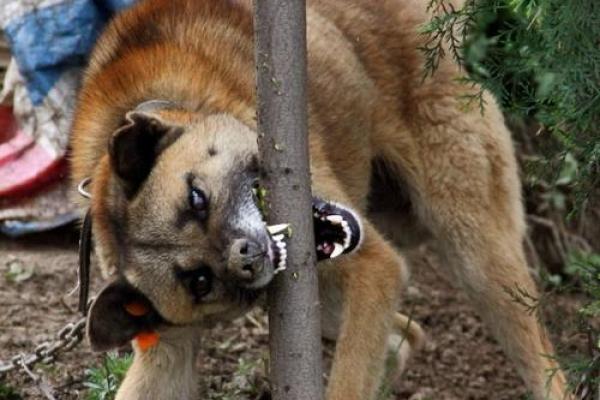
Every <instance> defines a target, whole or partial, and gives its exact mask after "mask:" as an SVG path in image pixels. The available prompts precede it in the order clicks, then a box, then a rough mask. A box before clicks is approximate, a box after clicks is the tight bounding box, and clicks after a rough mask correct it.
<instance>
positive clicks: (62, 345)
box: [0, 318, 85, 378]
mask: <svg viewBox="0 0 600 400" xmlns="http://www.w3.org/2000/svg"><path fill="white" fill-rule="evenodd" d="M84 328H85V318H81V319H79V320H78V321H76V322H69V323H68V324H67V325H65V326H64V327H63V328H62V329H61V330H60V331H58V333H57V334H56V335H55V337H56V339H54V340H51V341H46V342H43V343H40V344H39V345H37V346H36V347H35V349H34V350H33V352H32V353H29V354H18V355H16V356H14V357H12V358H11V359H10V361H8V362H3V361H0V378H2V377H4V376H5V375H6V374H7V373H9V372H11V371H13V370H15V369H22V370H23V372H25V373H28V371H30V370H31V368H32V367H33V366H35V365H36V364H38V363H42V364H51V363H53V362H55V361H56V360H57V358H58V356H59V355H60V354H61V353H63V352H67V351H69V350H72V349H73V348H74V347H75V346H77V345H78V344H79V343H80V342H81V340H82V339H83V332H84Z"/></svg>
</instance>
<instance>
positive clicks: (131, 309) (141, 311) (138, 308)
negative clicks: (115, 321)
mask: <svg viewBox="0 0 600 400" xmlns="http://www.w3.org/2000/svg"><path fill="white" fill-rule="evenodd" d="M125 311H127V312H128V313H129V314H130V315H133V316H134V317H141V316H143V315H146V314H148V313H149V312H150V310H149V309H148V307H147V306H146V305H145V304H143V303H139V302H136V301H134V302H132V303H127V304H125Z"/></svg>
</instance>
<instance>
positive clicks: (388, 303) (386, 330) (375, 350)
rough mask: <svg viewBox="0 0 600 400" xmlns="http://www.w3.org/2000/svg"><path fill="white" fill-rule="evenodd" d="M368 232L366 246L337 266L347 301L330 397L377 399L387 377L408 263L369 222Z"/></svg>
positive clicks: (334, 364) (331, 399)
mask: <svg viewBox="0 0 600 400" xmlns="http://www.w3.org/2000/svg"><path fill="white" fill-rule="evenodd" d="M364 234H365V239H364V243H363V245H362V247H361V248H360V249H359V250H358V251H357V252H356V253H355V254H353V255H350V256H348V257H345V258H344V259H343V260H340V261H339V262H338V263H336V266H335V268H336V269H337V270H338V271H337V273H338V274H339V276H340V277H341V284H342V288H343V291H344V296H343V297H344V301H343V303H344V306H343V311H342V324H341V328H340V333H339V336H338V340H337V345H336V352H335V356H334V362H333V367H332V370H331V377H330V380H329V386H328V389H327V400H371V399H374V397H375V394H376V392H377V389H378V387H379V384H380V381H381V377H382V372H383V366H384V357H385V353H386V348H387V341H388V337H389V335H390V331H391V329H392V321H393V318H394V315H395V312H396V307H397V305H398V304H397V303H398V298H399V294H400V288H401V284H402V282H401V281H402V272H403V270H404V266H403V265H402V263H403V261H402V259H401V257H400V256H399V255H398V254H397V253H396V252H395V251H394V250H393V249H392V247H391V246H390V245H389V244H388V243H387V242H386V241H385V240H384V239H383V238H382V237H381V236H380V235H379V233H378V232H377V231H375V229H373V228H372V227H371V226H370V225H369V224H368V223H365V224H364ZM323 295H325V294H323Z"/></svg>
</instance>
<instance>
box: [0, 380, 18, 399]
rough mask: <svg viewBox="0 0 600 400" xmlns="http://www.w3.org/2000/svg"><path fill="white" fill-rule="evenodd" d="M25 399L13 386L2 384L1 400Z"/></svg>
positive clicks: (0, 386) (0, 385)
mask: <svg viewBox="0 0 600 400" xmlns="http://www.w3.org/2000/svg"><path fill="white" fill-rule="evenodd" d="M22 399H23V398H22V397H21V395H20V394H19V393H17V392H16V391H15V389H14V388H13V387H12V386H8V385H6V384H4V383H0V400H22Z"/></svg>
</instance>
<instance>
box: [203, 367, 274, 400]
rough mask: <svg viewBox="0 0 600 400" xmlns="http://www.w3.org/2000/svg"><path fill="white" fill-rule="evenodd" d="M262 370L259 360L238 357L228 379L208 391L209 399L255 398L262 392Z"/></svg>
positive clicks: (235, 399)
mask: <svg viewBox="0 0 600 400" xmlns="http://www.w3.org/2000/svg"><path fill="white" fill-rule="evenodd" d="M264 387H265V384H264V370H263V365H262V363H261V361H260V360H247V359H243V358H240V359H239V360H238V365H237V368H236V370H235V371H234V373H233V374H232V375H231V377H228V381H227V382H226V383H224V384H222V385H218V387H214V388H211V389H210V390H209V391H208V399H209V400H239V399H247V398H251V399H255V398H258V396H260V395H261V394H262V393H263V392H264Z"/></svg>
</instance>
